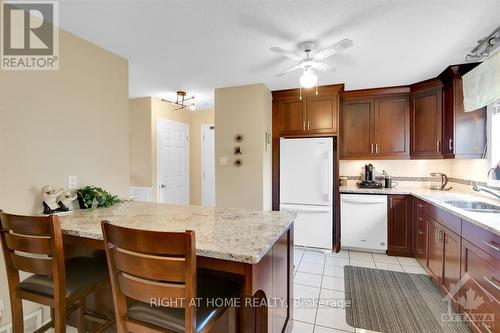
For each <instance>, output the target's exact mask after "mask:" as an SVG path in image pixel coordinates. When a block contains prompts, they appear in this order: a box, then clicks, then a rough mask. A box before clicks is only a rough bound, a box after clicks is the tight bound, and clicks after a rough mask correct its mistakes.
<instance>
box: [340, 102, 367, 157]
mask: <svg viewBox="0 0 500 333" xmlns="http://www.w3.org/2000/svg"><path fill="white" fill-rule="evenodd" d="M373 109H374V103H373V100H371V99H368V100H355V101H348V102H344V103H343V104H342V131H341V153H340V156H341V158H346V157H350V158H353V157H358V158H363V157H366V156H370V155H371V154H373V145H372V140H373V134H372V132H371V131H372V127H373V126H372V123H373V120H372V118H373V113H374V112H373Z"/></svg>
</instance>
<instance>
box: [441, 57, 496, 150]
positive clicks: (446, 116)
mask: <svg viewBox="0 0 500 333" xmlns="http://www.w3.org/2000/svg"><path fill="white" fill-rule="evenodd" d="M476 66H477V63H474V64H463V65H456V66H450V67H448V68H447V69H446V70H445V71H444V72H443V73H441V74H440V75H439V78H440V80H441V81H442V83H443V147H442V154H443V157H444V158H455V159H461V158H467V159H473V158H483V154H484V151H485V148H486V107H484V108H481V109H478V110H475V111H472V112H465V110H464V104H463V99H464V95H463V88H462V75H463V74H465V73H467V72H468V71H470V70H471V69H473V68H474V67H476Z"/></svg>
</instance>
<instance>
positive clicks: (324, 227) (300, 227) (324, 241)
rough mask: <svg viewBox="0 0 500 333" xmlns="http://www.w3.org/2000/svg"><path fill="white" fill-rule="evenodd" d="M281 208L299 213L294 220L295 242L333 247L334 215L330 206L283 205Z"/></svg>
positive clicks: (297, 243)
mask: <svg viewBox="0 0 500 333" xmlns="http://www.w3.org/2000/svg"><path fill="white" fill-rule="evenodd" d="M280 210H282V211H292V212H295V213H297V218H296V219H295V221H294V224H293V225H294V236H293V237H294V244H295V245H299V246H308V247H316V248H322V249H328V250H331V249H332V245H333V238H332V232H333V231H332V230H333V220H332V218H333V216H332V208H331V207H328V206H307V205H281V206H280Z"/></svg>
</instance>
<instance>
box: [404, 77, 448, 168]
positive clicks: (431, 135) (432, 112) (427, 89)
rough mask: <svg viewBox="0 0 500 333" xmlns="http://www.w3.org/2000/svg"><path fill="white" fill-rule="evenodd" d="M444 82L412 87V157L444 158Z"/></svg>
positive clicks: (435, 81) (437, 81) (434, 81)
mask: <svg viewBox="0 0 500 333" xmlns="http://www.w3.org/2000/svg"><path fill="white" fill-rule="evenodd" d="M441 95H442V84H441V82H440V81H439V80H432V82H429V84H425V85H423V87H422V86H419V85H415V87H414V88H412V111H411V156H412V158H442V154H441V147H442V127H441V126H442V105H441V103H442V101H441V98H442V97H441Z"/></svg>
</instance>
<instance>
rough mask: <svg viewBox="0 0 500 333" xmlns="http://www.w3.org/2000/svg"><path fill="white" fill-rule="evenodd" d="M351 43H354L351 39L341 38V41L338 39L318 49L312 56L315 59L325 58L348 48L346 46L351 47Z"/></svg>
mask: <svg viewBox="0 0 500 333" xmlns="http://www.w3.org/2000/svg"><path fill="white" fill-rule="evenodd" d="M353 45H354V43H353V41H352V40H350V39H347V38H346V39H342V40H341V41H339V42H337V43H335V44H332V45H330V46H327V47H325V48H324V49H322V50H320V51H318V53H316V54H315V55H314V57H313V58H314V59H316V60H321V59H325V58H328V57H330V56H332V55H334V54H335V53H338V52H341V51H343V50H345V49H348V48H350V47H352V46H353Z"/></svg>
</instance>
